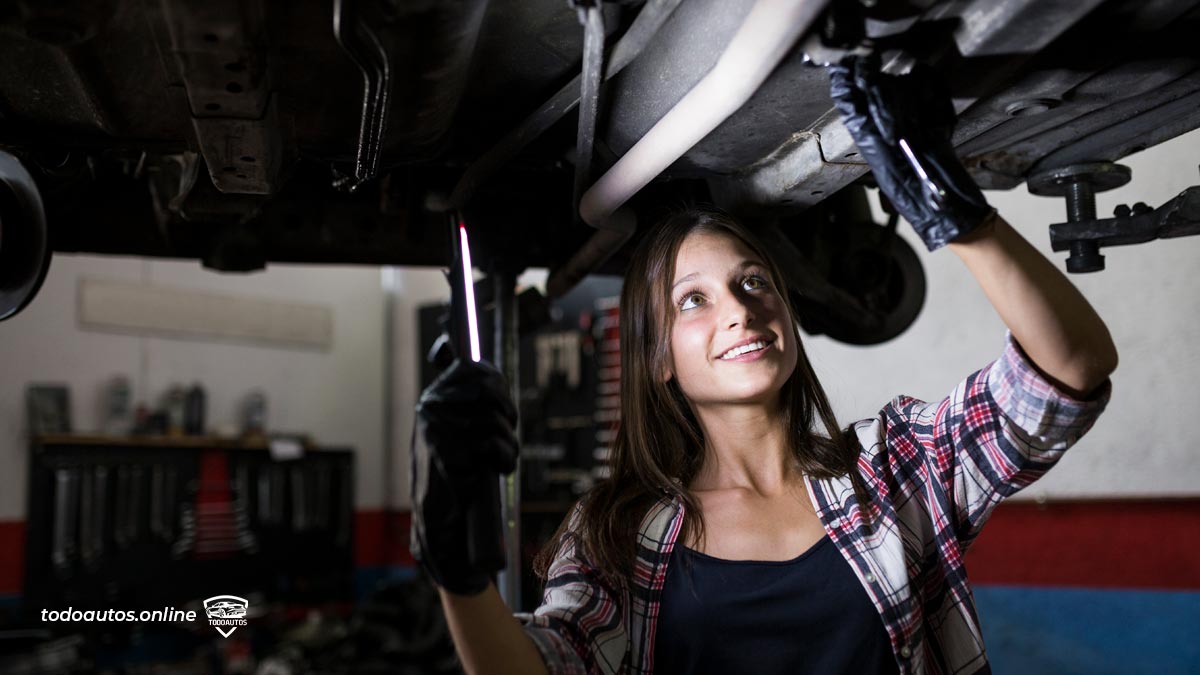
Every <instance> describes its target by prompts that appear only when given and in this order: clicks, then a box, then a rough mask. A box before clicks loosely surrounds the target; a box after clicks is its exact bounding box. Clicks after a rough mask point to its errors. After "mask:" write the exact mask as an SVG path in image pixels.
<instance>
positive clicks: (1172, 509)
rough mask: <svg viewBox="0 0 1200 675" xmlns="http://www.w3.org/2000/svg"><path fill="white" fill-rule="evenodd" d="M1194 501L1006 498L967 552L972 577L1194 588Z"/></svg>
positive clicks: (1197, 580) (1198, 522) (1198, 512)
mask: <svg viewBox="0 0 1200 675" xmlns="http://www.w3.org/2000/svg"><path fill="white" fill-rule="evenodd" d="M1197 534H1200V499H1196V498H1188V499H1138V500H1132V499H1129V500H1079V501H1062V502H1048V503H1046V504H1034V503H1029V502H1012V501H1010V502H1006V503H1004V504H1001V505H1000V506H998V507H997V508H996V510H995V511H994V512H993V514H992V517H991V519H990V520H988V522H987V524H986V525H984V527H983V531H982V532H981V533H980V535H979V537H978V538H977V539H976V540H975V543H974V544H973V545H972V546H971V549H970V550H969V551H968V552H967V558H966V562H967V572H968V574H969V575H970V578H971V581H972V582H973V583H977V584H980V583H983V584H1020V585H1027V586H1087V587H1091V588H1096V587H1104V588H1158V589H1175V590H1179V589H1200V543H1198V542H1197V541H1196V540H1195V537H1196V536H1197Z"/></svg>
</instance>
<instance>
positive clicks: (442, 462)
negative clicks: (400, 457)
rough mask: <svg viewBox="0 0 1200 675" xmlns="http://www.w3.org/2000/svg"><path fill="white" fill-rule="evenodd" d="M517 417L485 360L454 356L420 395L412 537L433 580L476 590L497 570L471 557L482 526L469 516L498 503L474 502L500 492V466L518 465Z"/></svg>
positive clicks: (503, 470) (464, 591)
mask: <svg viewBox="0 0 1200 675" xmlns="http://www.w3.org/2000/svg"><path fill="white" fill-rule="evenodd" d="M516 424H517V409H516V406H515V405H514V404H513V401H512V397H511V395H510V394H509V389H508V383H507V381H506V380H505V378H504V375H503V374H502V373H501V372H500V371H499V370H497V369H496V368H495V367H493V366H492V365H491V364H488V363H486V362H472V361H464V360H462V359H456V360H455V361H454V362H453V363H452V364H451V365H450V367H449V368H447V369H446V370H445V371H444V372H443V373H442V374H441V375H440V376H438V378H437V379H436V380H434V382H433V384H431V385H429V387H427V388H426V389H425V391H423V392H422V393H421V398H420V400H419V401H418V402H417V419H416V429H415V430H414V431H415V433H414V435H413V449H412V450H413V457H412V498H413V521H412V541H411V543H410V544H411V549H412V553H413V557H414V558H416V560H417V561H418V562H419V563H420V564H421V566H422V567H423V568H424V569H425V570H426V571H427V572H428V573H429V575H430V576H431V577H432V578H433V581H434V583H436V584H437V585H438V586H440V587H442V588H444V589H445V590H447V591H450V592H451V593H455V594H458V595H476V594H478V593H480V592H482V591H483V590H485V589H486V588H487V586H488V583H489V582H490V581H491V575H492V574H493V573H494V572H496V571H497V569H488V568H492V567H494V565H492V564H487V563H486V562H484V563H481V562H476V561H473V560H472V558H473V556H472V555H471V546H472V544H471V537H472V536H478V533H472V531H471V529H470V527H471V525H470V524H469V523H470V521H471V520H472V518H473V516H472V514H471V511H472V509H479V508H485V509H498V508H499V504H498V503H497V504H489V503H486V502H485V503H483V504H482V505H481V506H475V504H476V503H477V500H479V499H480V498H481V496H488V495H494V494H495V493H494V492H493V491H492V490H491V488H492V487H494V486H496V485H497V482H498V475H499V474H507V473H511V472H512V471H513V469H514V468H516V461H517V437H516ZM490 501H494V500H490ZM474 518H475V521H476V523H478V522H479V518H478V517H474ZM483 520H484V521H486V522H493V520H494V519H493V520H488V519H486V518H485V519H483ZM497 525H499V523H498V522H497ZM475 526H476V527H478V524H476V525H475ZM487 534H494V535H495V537H501V535H502V533H500V532H495V533H487ZM495 541H502V538H499V539H495ZM475 557H478V556H475Z"/></svg>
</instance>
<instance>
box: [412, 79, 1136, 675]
mask: <svg viewBox="0 0 1200 675" xmlns="http://www.w3.org/2000/svg"><path fill="white" fill-rule="evenodd" d="M832 86H833V89H832V91H833V98H834V102H835V104H836V105H837V107H838V109H839V110H840V111H841V112H842V115H843V117H844V118H845V121H846V125H847V128H848V129H849V130H850V132H851V133H852V134H853V135H854V138H855V140H856V141H857V143H858V146H859V149H860V151H861V152H862V154H863V156H864V157H865V158H866V160H867V162H868V163H869V164H870V166H871V168H872V170H873V171H874V174H875V178H876V181H877V182H878V184H879V187H880V189H881V190H882V191H883V193H884V195H885V196H886V197H887V198H888V199H889V200H890V201H891V202H892V204H893V205H895V207H896V209H897V210H898V211H899V213H900V214H901V215H902V216H904V218H905V219H906V220H908V222H910V223H911V224H912V225H913V226H914V227H915V228H916V230H917V232H918V233H919V234H920V236H921V238H922V239H923V241H924V242H925V244H926V246H927V247H928V248H929V249H930V250H934V249H937V248H940V247H942V246H943V245H946V244H949V246H948V248H950V249H951V250H952V251H954V252H955V253H956V254H957V255H958V256H959V258H961V259H962V261H963V262H964V263H965V264H966V265H967V268H968V269H969V270H970V271H971V273H972V274H973V275H974V276H975V278H976V279H977V280H978V282H979V284H980V285H981V286H982V287H983V290H984V292H985V293H986V294H987V297H988V299H989V300H990V301H991V303H992V305H993V306H994V307H995V308H996V311H997V312H999V314H1000V316H1001V318H1002V319H1003V320H1004V322H1005V324H1007V326H1008V329H1009V331H1008V333H1007V335H1006V339H1005V347H1004V351H1003V353H1002V355H1001V357H1000V358H999V359H998V360H996V361H995V362H993V363H991V364H989V365H988V366H986V367H984V368H983V369H981V370H979V371H977V372H975V373H973V374H971V375H970V376H969V377H967V378H966V380H964V381H963V382H962V383H961V384H960V385H959V386H958V387H956V388H955V389H954V391H953V392H952V393H951V394H950V396H948V397H947V398H946V399H944V400H942V401H938V402H935V403H925V402H922V401H918V400H915V399H912V398H909V397H905V396H900V397H898V398H896V399H894V400H892V401H891V402H890V403H889V404H888V405H887V406H886V407H884V409H883V410H881V411H880V412H879V414H878V415H877V416H876V417H875V418H873V419H866V420H862V421H860V422H857V423H854V424H852V425H851V426H850V427H848V428H847V429H845V430H844V431H842V430H839V428H838V425H837V423H836V421H835V420H834V417H833V414H832V412H831V410H830V407H829V404H828V402H827V401H826V398H825V395H824V393H823V391H822V389H821V386H820V384H819V383H818V382H817V379H816V377H815V375H814V374H813V370H812V367H811V366H810V365H809V362H808V359H807V358H806V356H805V353H804V349H803V346H802V344H801V342H800V335H799V331H798V328H797V322H796V317H795V314H794V312H793V310H792V308H791V307H790V306H789V304H788V301H787V294H786V293H785V292H784V291H783V287H782V286H781V277H780V274H779V271H778V270H777V269H776V268H775V266H774V264H773V263H772V261H771V259H770V256H769V255H768V252H767V251H765V250H763V248H762V247H761V246H760V245H759V244H757V243H756V242H755V240H754V239H753V238H752V237H751V236H750V235H749V234H748V233H747V232H746V231H745V230H743V228H741V227H740V226H738V225H737V224H736V223H734V222H732V221H731V220H730V219H728V218H727V217H725V216H722V215H719V214H715V213H711V212H698V211H693V212H685V213H682V214H678V215H676V216H674V217H673V218H671V219H669V220H668V221H667V222H666V223H665V224H663V225H662V226H660V227H659V228H657V229H656V230H655V231H653V232H651V233H650V234H648V235H647V237H646V240H645V241H644V242H643V243H642V245H641V246H640V248H639V250H638V252H637V253H636V254H635V257H634V261H633V263H632V264H631V266H630V268H629V270H628V272H627V275H626V281H625V287H624V290H623V292H622V296H621V310H620V322H621V327H620V328H621V363H622V372H621V416H622V417H621V420H622V421H621V427H620V431H619V433H618V436H617V439H616V441H615V443H614V445H613V448H612V452H611V455H610V463H611V469H612V476H611V479H610V480H608V481H605V482H603V483H601V484H600V485H598V486H597V487H596V488H595V489H594V490H592V491H591V492H590V493H589V494H588V495H587V496H586V497H585V498H584V499H583V500H581V502H580V504H579V506H577V507H576V509H575V511H574V513H572V514H571V516H570V517H569V518H568V520H567V522H566V523H564V525H563V528H562V530H561V532H560V536H559V537H558V538H557V539H556V540H555V541H553V542H551V547H550V548H548V549H547V551H548V552H549V554H550V555H549V556H546V559H547V560H548V570H546V572H547V582H546V591H545V597H544V602H543V604H542V606H541V607H539V608H537V610H536V611H535V612H534V613H533V615H532V616H520V617H516V618H514V616H513V615H512V614H511V613H510V610H509V609H508V608H507V607H506V606H505V605H504V603H503V602H502V601H501V599H500V596H499V594H498V593H497V591H496V589H495V587H494V586H493V585H492V584H491V581H490V578H489V574H488V571H487V570H477V569H472V568H471V566H470V563H469V562H468V561H467V559H468V556H467V555H466V551H465V549H466V543H465V542H466V538H467V535H466V525H465V524H464V522H463V517H462V515H461V513H459V512H458V511H456V509H455V508H453V504H454V503H456V499H457V498H458V496H461V495H465V494H470V493H472V492H473V491H474V490H475V486H477V485H480V484H482V483H481V481H494V480H496V478H495V473H494V472H495V471H504V470H510V469H511V466H512V463H513V458H514V456H515V452H516V440H515V437H514V435H513V421H514V418H515V412H514V409H513V406H512V403H511V401H510V400H509V398H508V395H507V394H506V385H505V383H504V381H503V378H502V377H501V376H500V375H499V373H498V372H496V371H495V370H494V369H492V368H490V367H489V366H486V365H479V364H471V363H462V362H459V363H457V364H456V365H454V366H452V367H451V368H450V369H449V370H448V371H447V372H446V374H445V375H444V376H443V377H442V378H440V379H439V380H438V381H437V382H436V383H434V384H433V385H432V386H431V387H430V389H428V390H426V392H425V393H424V395H423V396H422V400H421V403H420V404H419V406H418V423H419V425H420V427H419V429H420V430H419V436H420V437H421V439H422V442H419V443H418V444H417V445H416V450H415V455H414V468H415V469H416V471H415V472H414V480H415V484H414V503H415V508H414V523H413V549H414V553H415V554H416V556H417V557H418V559H419V560H420V561H421V563H422V565H423V566H424V567H425V569H426V570H428V571H429V572H430V574H431V575H432V577H433V578H434V580H435V582H436V583H437V584H438V585H439V587H440V591H441V597H442V602H443V607H444V608H445V612H446V616H447V619H448V621H449V624H450V629H451V632H452V634H453V636H454V640H455V643H456V644H457V647H458V651H459V654H460V656H461V658H462V661H463V664H464V666H465V667H466V669H467V671H468V672H471V673H546V672H549V673H650V672H654V673H823V674H824V673H885V672H903V673H971V672H979V671H984V672H987V671H988V670H989V669H988V664H987V658H986V654H985V650H984V645H983V641H982V638H981V635H980V629H979V622H978V619H977V617H976V613H975V608H974V601H973V597H972V595H971V589H970V586H969V584H968V582H967V577H966V570H965V569H964V567H963V557H964V554H965V552H966V550H967V548H968V546H969V545H970V544H971V542H972V541H973V540H974V538H975V537H976V536H977V535H978V533H979V531H980V528H981V527H982V526H983V524H984V522H985V521H986V520H987V518H988V516H989V514H990V513H991V512H992V510H993V509H994V508H995V506H996V504H998V503H999V502H1000V501H1001V500H1002V499H1004V498H1005V497H1007V496H1009V495H1011V494H1013V493H1015V492H1017V491H1018V490H1020V489H1021V488H1023V487H1024V486H1026V485H1028V484H1030V483H1031V482H1033V481H1034V480H1036V479H1037V478H1038V477H1039V476H1041V475H1042V474H1043V473H1045V472H1046V471H1047V470H1048V469H1049V468H1050V467H1051V466H1053V465H1054V463H1055V462H1056V461H1057V460H1058V458H1059V457H1060V456H1061V455H1062V453H1063V451H1065V450H1066V449H1067V448H1068V447H1069V446H1070V445H1071V444H1072V443H1074V442H1075V441H1076V440H1077V439H1078V438H1079V437H1080V436H1082V435H1083V434H1084V433H1085V432H1086V430H1087V429H1088V428H1090V427H1091V425H1092V424H1093V423H1094V421H1095V420H1096V417H1097V416H1098V415H1099V414H1100V412H1101V411H1102V410H1103V408H1104V406H1105V404H1106V403H1107V401H1108V398H1109V395H1110V392H1111V384H1110V382H1109V380H1108V376H1109V374H1110V373H1111V372H1112V371H1113V370H1114V369H1115V368H1116V365H1117V353H1116V349H1115V348H1114V346H1113V343H1112V339H1111V338H1110V336H1109V333H1108V330H1107V328H1106V327H1105V325H1104V323H1103V322H1102V321H1101V319H1100V317H1098V316H1097V315H1096V313H1095V312H1094V311H1093V310H1092V308H1091V307H1090V306H1089V305H1088V303H1087V301H1086V300H1085V299H1084V298H1083V296H1082V295H1080V294H1079V292H1078V291H1077V290H1076V289H1075V288H1074V287H1073V286H1072V285H1071V284H1070V282H1068V281H1067V279H1066V278H1065V277H1064V276H1063V275H1062V274H1061V273H1060V272H1059V271H1058V270H1057V269H1056V268H1055V267H1054V266H1053V265H1052V264H1051V263H1050V262H1049V261H1047V260H1046V259H1045V258H1044V257H1043V256H1041V255H1040V254H1039V253H1038V252H1037V251H1036V250H1035V249H1034V248H1033V247H1032V246H1030V244H1029V243H1028V242H1026V241H1025V240H1024V239H1023V238H1021V236H1020V235H1019V234H1017V233H1016V232H1015V231H1014V230H1013V229H1012V228H1011V227H1010V226H1009V225H1008V224H1007V223H1006V222H1005V221H1004V220H1003V219H1001V218H1000V217H999V216H997V215H996V213H995V211H994V210H993V209H991V208H990V207H988V205H987V202H986V201H984V198H983V195H982V194H981V193H980V191H979V189H978V188H977V187H976V186H975V184H974V183H973V182H972V181H971V179H970V177H969V176H968V175H967V173H966V172H965V170H963V168H962V166H961V165H960V164H959V163H958V160H957V158H956V157H955V155H954V152H953V150H952V149H951V146H950V143H949V140H948V139H949V130H950V128H951V127H952V126H953V120H954V114H953V112H952V111H951V110H950V107H949V102H948V99H947V98H945V97H944V96H943V95H940V94H937V93H936V91H937V90H936V88H935V87H933V86H931V82H930V81H929V80H927V79H926V78H924V77H922V76H920V75H919V74H915V75H910V76H906V77H892V76H887V75H882V74H880V72H879V70H878V66H877V63H875V62H874V61H870V60H861V59H859V60H853V61H848V62H845V63H843V64H841V65H839V66H837V67H835V68H833V72H832ZM931 356H932V355H931ZM481 457H483V458H486V459H481ZM489 471H490V472H493V473H489Z"/></svg>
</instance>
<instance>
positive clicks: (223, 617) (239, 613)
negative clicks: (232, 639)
mask: <svg viewBox="0 0 1200 675" xmlns="http://www.w3.org/2000/svg"><path fill="white" fill-rule="evenodd" d="M248 604H249V603H248V602H246V599H245V598H239V597H238V596H236V595H214V596H213V597H211V598H208V599H207V600H205V601H204V612H205V613H206V614H208V623H209V624H210V625H211V626H212V627H213V628H216V629H217V632H218V633H220V634H221V635H222V636H223V637H229V636H230V635H231V634H233V631H235V630H237V628H238V626H245V625H246V606H247V605H248Z"/></svg>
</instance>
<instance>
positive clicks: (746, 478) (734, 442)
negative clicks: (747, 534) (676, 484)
mask: <svg viewBox="0 0 1200 675" xmlns="http://www.w3.org/2000/svg"><path fill="white" fill-rule="evenodd" d="M696 413H697V415H696V416H697V420H698V421H699V422H700V427H701V429H702V430H703V432H704V438H705V446H706V447H705V449H704V462H703V463H702V465H701V467H700V470H699V471H698V472H697V473H696V476H695V477H694V478H693V479H692V483H691V485H690V486H689V487H690V488H691V489H692V490H720V489H729V488H740V489H748V490H751V491H753V492H755V493H757V494H760V495H763V496H770V495H777V494H780V493H781V492H783V491H785V490H787V489H788V488H789V487H790V486H791V485H792V484H793V483H794V482H795V480H796V479H797V478H799V477H800V472H799V470H798V469H797V468H796V467H795V462H794V461H793V460H792V454H791V451H790V448H789V445H790V440H791V439H790V438H789V437H788V436H789V435H788V433H787V428H786V427H785V426H784V424H783V419H782V416H781V415H780V413H779V412H778V409H770V408H762V407H757V406H745V407H743V406H736V407H730V406H723V407H721V408H720V409H715V410H714V409H709V410H697V411H696Z"/></svg>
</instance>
